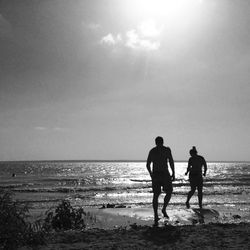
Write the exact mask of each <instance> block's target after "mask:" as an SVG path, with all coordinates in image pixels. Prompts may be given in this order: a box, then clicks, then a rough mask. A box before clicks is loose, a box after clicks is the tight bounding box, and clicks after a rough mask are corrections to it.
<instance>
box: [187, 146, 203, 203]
mask: <svg viewBox="0 0 250 250" xmlns="http://www.w3.org/2000/svg"><path fill="white" fill-rule="evenodd" d="M189 153H190V155H191V157H190V158H189V161H188V167H187V172H186V173H185V175H187V174H188V173H189V182H190V186H191V191H190V192H189V193H188V196H187V201H186V206H187V208H190V205H189V201H190V199H191V197H192V196H193V194H194V192H195V190H196V188H197V189H198V200H199V207H200V208H202V188H203V177H202V166H203V167H204V173H203V176H206V172H207V163H206V161H205V159H204V158H203V157H202V156H200V155H198V154H197V150H196V148H195V147H193V148H192V149H191V150H190V151H189Z"/></svg>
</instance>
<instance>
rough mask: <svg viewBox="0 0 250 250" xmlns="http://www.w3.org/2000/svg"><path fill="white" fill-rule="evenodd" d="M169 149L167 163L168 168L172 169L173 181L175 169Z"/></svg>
mask: <svg viewBox="0 0 250 250" xmlns="http://www.w3.org/2000/svg"><path fill="white" fill-rule="evenodd" d="M168 149H169V158H168V159H169V165H170V168H171V170H172V180H173V181H174V180H175V169H174V159H173V156H172V153H171V149H170V148H168Z"/></svg>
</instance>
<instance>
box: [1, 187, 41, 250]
mask: <svg viewBox="0 0 250 250" xmlns="http://www.w3.org/2000/svg"><path fill="white" fill-rule="evenodd" d="M28 217H29V207H28V204H27V203H22V202H18V201H16V200H14V198H13V193H12V192H10V191H3V190H0V246H1V247H3V249H15V248H17V247H19V246H22V245H30V246H34V245H38V244H43V243H44V242H45V232H44V231H43V230H42V227H40V226H39V222H38V221H37V222H34V223H30V222H29V221H28Z"/></svg>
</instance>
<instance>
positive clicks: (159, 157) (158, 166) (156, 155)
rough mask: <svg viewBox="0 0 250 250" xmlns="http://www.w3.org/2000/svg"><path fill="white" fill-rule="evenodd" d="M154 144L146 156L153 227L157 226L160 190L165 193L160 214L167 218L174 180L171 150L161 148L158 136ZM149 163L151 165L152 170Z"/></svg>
mask: <svg viewBox="0 0 250 250" xmlns="http://www.w3.org/2000/svg"><path fill="white" fill-rule="evenodd" d="M155 144H156V147H154V148H152V149H151V150H150V151H149V154H148V159H147V169H148V172H149V174H150V176H151V178H152V188H153V209H154V222H155V225H158V220H159V217H158V198H159V196H160V194H161V188H162V189H163V191H164V192H165V193H166V196H165V198H164V204H163V208H162V213H163V216H164V217H166V218H169V217H168V215H167V213H166V207H167V205H168V203H169V201H170V198H171V194H172V192H173V187H172V181H174V179H175V170H174V160H173V157H172V154H171V149H170V148H169V147H165V146H163V138H162V137H160V136H158V137H156V138H155ZM168 162H169V164H170V167H171V170H172V176H170V173H169V170H168ZM151 163H153V169H152V170H151Z"/></svg>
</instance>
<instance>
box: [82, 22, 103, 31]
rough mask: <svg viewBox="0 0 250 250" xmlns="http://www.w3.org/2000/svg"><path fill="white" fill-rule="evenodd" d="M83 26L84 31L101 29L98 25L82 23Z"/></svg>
mask: <svg viewBox="0 0 250 250" xmlns="http://www.w3.org/2000/svg"><path fill="white" fill-rule="evenodd" d="M83 26H84V27H85V28H86V29H89V30H93V31H96V30H98V29H100V28H101V25H100V24H99V23H86V22H83Z"/></svg>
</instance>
